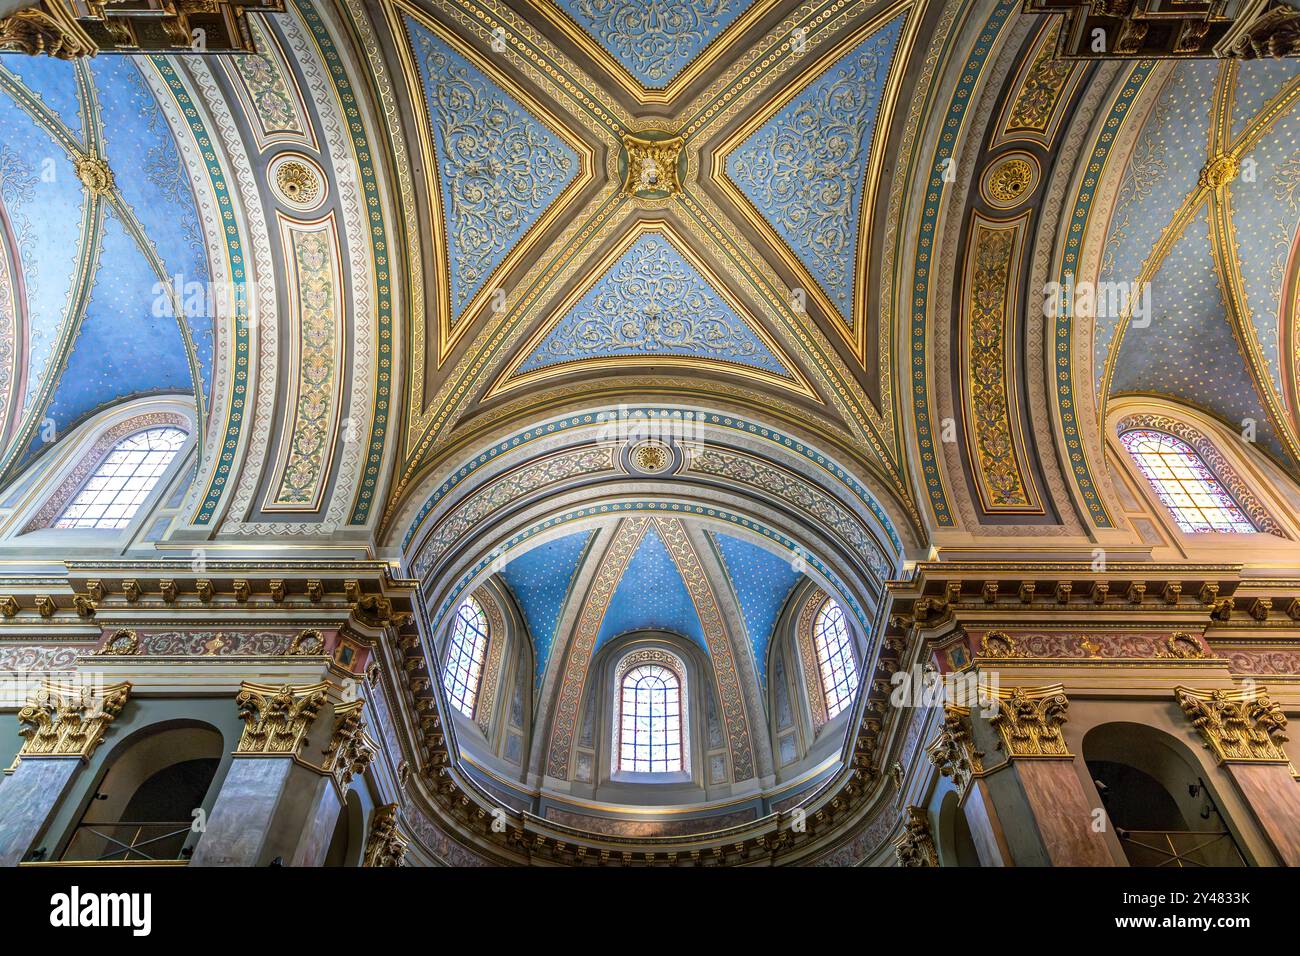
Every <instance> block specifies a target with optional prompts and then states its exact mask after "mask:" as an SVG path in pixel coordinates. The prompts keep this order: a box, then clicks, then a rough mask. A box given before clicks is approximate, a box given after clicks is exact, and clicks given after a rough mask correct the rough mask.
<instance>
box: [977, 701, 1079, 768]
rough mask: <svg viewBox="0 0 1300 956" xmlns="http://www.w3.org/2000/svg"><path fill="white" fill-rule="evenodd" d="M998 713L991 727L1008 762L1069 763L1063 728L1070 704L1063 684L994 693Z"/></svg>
mask: <svg viewBox="0 0 1300 956" xmlns="http://www.w3.org/2000/svg"><path fill="white" fill-rule="evenodd" d="M995 694H996V697H997V703H998V708H997V713H996V714H995V715H994V716H992V717H990V718H989V723H990V724H991V725H992V726H993V728H994V729H996V730H997V732H998V735H999V736H1000V737H1001V738H1002V743H1001V746H1002V749H1003V750H1004V751H1005V752H1006V755H1007V759H1008V760H1014V759H1016V758H1020V757H1028V758H1035V757H1037V758H1049V759H1058V760H1059V759H1070V758H1073V756H1074V755H1073V754H1072V753H1070V751H1069V749H1068V748H1067V747H1066V746H1065V737H1064V736H1063V735H1062V733H1061V727H1062V726H1063V725H1064V724H1065V722H1066V720H1067V719H1068V713H1067V712H1068V710H1069V707H1070V702H1069V700H1068V699H1066V696H1065V688H1064V687H1062V686H1061V685H1060V684H1047V685H1044V686H1042V687H1011V688H1007V689H998V690H997V691H995Z"/></svg>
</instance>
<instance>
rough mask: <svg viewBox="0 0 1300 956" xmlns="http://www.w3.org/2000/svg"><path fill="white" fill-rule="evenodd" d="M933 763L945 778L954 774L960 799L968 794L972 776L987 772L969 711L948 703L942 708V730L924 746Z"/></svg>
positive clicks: (953, 779)
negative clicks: (974, 735) (973, 735)
mask: <svg viewBox="0 0 1300 956" xmlns="http://www.w3.org/2000/svg"><path fill="white" fill-rule="evenodd" d="M925 752H926V755H927V756H928V757H929V758H930V762H931V763H932V764H934V765H935V767H937V768H938V770H939V773H940V774H942V775H943V776H945V777H952V782H953V783H954V784H955V785H956V788H957V796H958V798H961V797H964V796H965V795H966V790H967V788H968V787H969V786H970V782H971V779H972V778H973V777H976V776H979V775H980V774H982V773H983V772H984V762H983V757H984V751H982V750H976V749H975V742H974V740H973V738H972V737H971V726H970V711H969V710H967V709H966V708H965V707H955V706H952V705H949V706H947V707H945V708H944V709H943V730H941V731H939V735H938V736H937V737H935V738H934V740H933V741H932V742H931V743H930V744H929V746H927V747H926V748H925Z"/></svg>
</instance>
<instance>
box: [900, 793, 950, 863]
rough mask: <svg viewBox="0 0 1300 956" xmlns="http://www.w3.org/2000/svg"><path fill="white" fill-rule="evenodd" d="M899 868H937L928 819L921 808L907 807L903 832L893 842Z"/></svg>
mask: <svg viewBox="0 0 1300 956" xmlns="http://www.w3.org/2000/svg"><path fill="white" fill-rule="evenodd" d="M894 853H895V855H896V856H897V857H898V865H899V866H938V865H939V854H938V853H937V852H936V851H935V849H934V839H933V838H932V837H931V836H930V819H929V817H928V816H927V815H926V812H925V810H924V809H923V808H922V807H908V808H907V819H906V822H905V823H904V824H903V832H902V833H901V834H900V835H899V837H898V839H897V840H895V841H894Z"/></svg>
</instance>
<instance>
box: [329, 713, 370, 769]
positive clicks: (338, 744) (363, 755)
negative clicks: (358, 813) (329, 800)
mask: <svg viewBox="0 0 1300 956" xmlns="http://www.w3.org/2000/svg"><path fill="white" fill-rule="evenodd" d="M363 704H364V701H361V700H354V701H351V702H349V703H346V704H339V705H338V706H337V707H335V708H334V731H333V733H331V734H330V742H329V746H327V747H326V748H325V750H324V754H325V769H326V770H328V771H329V772H330V773H331V774H333V775H334V779H335V780H337V781H338V783H339V787H341V788H343V789H347V786H348V783H349V782H350V781H351V780H352V778H353V777H354V776H355V775H357V774H359V773H364V772H365V769H366V767H368V766H370V758H371V757H372V756H373V754H372V753H371V749H370V745H369V744H368V743H366V722H365V720H363V719H362V717H361V708H362V705H363Z"/></svg>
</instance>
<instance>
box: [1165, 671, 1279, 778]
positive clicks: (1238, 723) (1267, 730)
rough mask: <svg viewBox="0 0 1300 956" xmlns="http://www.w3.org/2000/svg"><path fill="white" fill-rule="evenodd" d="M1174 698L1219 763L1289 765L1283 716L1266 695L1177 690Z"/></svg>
mask: <svg viewBox="0 0 1300 956" xmlns="http://www.w3.org/2000/svg"><path fill="white" fill-rule="evenodd" d="M1174 695H1175V696H1176V697H1177V699H1178V706H1179V707H1181V708H1182V709H1183V713H1184V714H1186V715H1187V719H1188V720H1190V721H1191V722H1192V726H1193V727H1195V728H1196V729H1197V730H1198V731H1199V732H1200V734H1201V736H1202V737H1203V738H1204V740H1205V746H1207V747H1209V748H1210V749H1211V750H1212V751H1214V755H1215V756H1216V757H1217V758H1218V759H1219V762H1220V763H1279V764H1286V763H1288V759H1287V755H1286V751H1284V750H1283V749H1282V745H1283V744H1284V743H1286V741H1287V740H1288V739H1289V738H1288V737H1287V735H1286V715H1285V714H1284V713H1282V708H1281V706H1279V705H1278V704H1277V703H1276V702H1275V701H1273V700H1272V699H1271V698H1270V697H1269V696H1268V695H1267V694H1264V693H1261V692H1260V691H1258V690H1254V689H1252V690H1209V691H1202V690H1195V689H1193V688H1191V687H1177V688H1175V690H1174Z"/></svg>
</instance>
